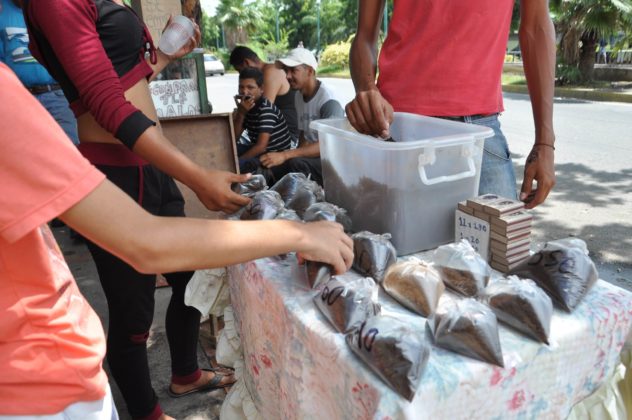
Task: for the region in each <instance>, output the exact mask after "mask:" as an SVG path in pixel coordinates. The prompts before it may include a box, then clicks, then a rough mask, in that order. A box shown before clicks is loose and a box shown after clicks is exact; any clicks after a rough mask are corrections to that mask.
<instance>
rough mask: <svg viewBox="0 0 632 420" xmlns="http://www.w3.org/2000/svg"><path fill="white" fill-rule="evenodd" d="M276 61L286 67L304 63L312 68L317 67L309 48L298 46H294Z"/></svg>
mask: <svg viewBox="0 0 632 420" xmlns="http://www.w3.org/2000/svg"><path fill="white" fill-rule="evenodd" d="M277 63H282V64H283V65H285V66H287V67H296V66H300V65H301V64H305V65H307V66H310V67H311V68H313V69H314V70H316V69H317V68H318V63H317V62H316V57H314V54H312V52H311V51H310V50H308V49H306V48H300V47H299V48H294V49H293V50H291V51H290V52H289V53H288V54H287V55H286V56H285V57H283V58H279V59H278V60H277Z"/></svg>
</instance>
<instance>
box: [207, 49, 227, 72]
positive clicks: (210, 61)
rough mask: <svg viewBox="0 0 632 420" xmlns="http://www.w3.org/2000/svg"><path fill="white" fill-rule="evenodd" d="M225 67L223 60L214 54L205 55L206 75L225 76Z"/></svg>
mask: <svg viewBox="0 0 632 420" xmlns="http://www.w3.org/2000/svg"><path fill="white" fill-rule="evenodd" d="M224 72H225V70H224V65H223V64H222V62H221V60H220V59H219V58H217V57H215V56H214V55H212V54H204V74H205V75H206V76H213V75H214V74H219V75H221V76H223V75H224Z"/></svg>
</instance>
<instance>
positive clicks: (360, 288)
mask: <svg viewBox="0 0 632 420" xmlns="http://www.w3.org/2000/svg"><path fill="white" fill-rule="evenodd" d="M377 294H378V286H377V285H376V284H375V282H374V281H373V280H372V279H370V278H366V277H365V278H361V279H357V280H353V281H350V282H343V281H341V280H340V279H339V278H337V277H332V278H331V279H330V280H329V281H328V282H327V283H325V286H324V287H323V289H322V290H321V292H320V293H319V294H318V295H317V296H316V297H315V298H314V302H315V303H316V306H317V307H318V309H320V311H321V312H322V313H323V315H325V318H327V320H329V322H330V323H331V325H333V326H334V327H335V328H336V329H337V330H338V331H340V332H341V333H347V332H349V331H351V330H352V329H354V328H357V327H359V326H360V325H361V324H362V322H364V321H365V320H366V319H367V318H368V317H371V316H374V315H378V314H379V313H380V305H379V304H378V303H377Z"/></svg>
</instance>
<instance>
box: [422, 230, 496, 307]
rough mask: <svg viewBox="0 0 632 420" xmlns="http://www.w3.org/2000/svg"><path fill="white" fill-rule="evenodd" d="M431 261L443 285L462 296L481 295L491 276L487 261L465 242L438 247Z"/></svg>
mask: <svg viewBox="0 0 632 420" xmlns="http://www.w3.org/2000/svg"><path fill="white" fill-rule="evenodd" d="M433 261H434V263H435V265H436V266H437V268H438V270H439V272H440V273H441V278H442V280H443V282H444V283H445V285H446V286H448V287H449V288H450V289H452V290H454V291H455V292H457V293H459V294H461V295H463V296H467V297H473V296H476V295H478V294H479V293H481V292H482V291H483V289H485V287H486V286H487V283H488V282H489V278H490V276H491V269H490V268H489V265H487V261H485V260H484V259H483V258H482V257H481V256H480V255H479V254H478V253H477V252H476V251H475V250H474V248H472V245H470V243H469V242H467V241H465V240H461V241H460V242H457V243H454V244H448V245H442V246H440V247H439V248H437V249H436V250H435V252H434V260H433Z"/></svg>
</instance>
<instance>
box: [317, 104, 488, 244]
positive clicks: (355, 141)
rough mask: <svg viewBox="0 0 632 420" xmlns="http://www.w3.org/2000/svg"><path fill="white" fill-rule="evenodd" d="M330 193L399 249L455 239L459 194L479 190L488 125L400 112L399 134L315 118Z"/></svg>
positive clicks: (356, 220) (359, 226)
mask: <svg viewBox="0 0 632 420" xmlns="http://www.w3.org/2000/svg"><path fill="white" fill-rule="evenodd" d="M310 127H311V128H313V129H315V130H317V131H318V138H319V141H320V157H321V160H322V165H323V180H324V184H325V185H324V187H325V196H326V200H327V201H329V202H331V203H334V204H336V205H338V206H340V207H343V208H345V209H347V211H348V212H349V215H350V216H351V219H352V220H353V230H354V231H356V232H357V231H360V230H368V231H371V232H374V233H387V232H388V233H390V234H391V235H392V242H393V245H395V248H397V253H398V254H399V255H406V254H411V253H414V252H418V251H422V250H426V249H431V248H435V247H436V246H438V245H441V244H444V243H447V242H451V241H453V240H454V211H455V209H456V206H457V203H458V202H459V201H462V200H465V199H467V198H471V197H475V196H477V195H478V184H479V179H480V173H481V161H482V156H483V143H484V140H485V138H487V137H491V136H492V135H493V130H492V129H491V128H488V127H483V126H478V125H473V124H465V123H460V122H454V121H448V120H444V119H440V118H431V117H424V116H420V115H414V114H407V113H395V115H394V120H393V123H392V124H391V127H390V132H391V136H392V137H393V139H395V142H385V141H383V140H380V139H376V138H373V137H371V136H366V135H363V134H360V133H358V132H357V131H355V129H354V128H353V127H351V124H349V122H348V120H347V119H331V120H319V121H313V122H312V123H311V125H310Z"/></svg>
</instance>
